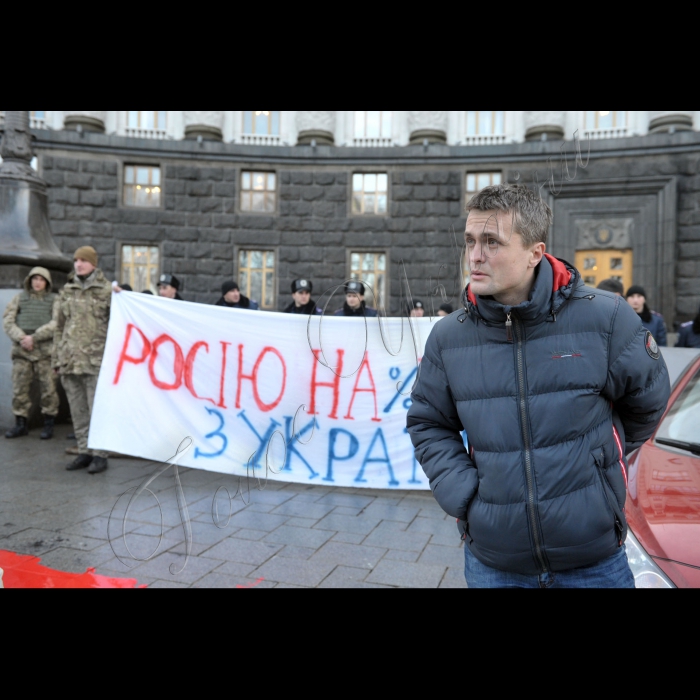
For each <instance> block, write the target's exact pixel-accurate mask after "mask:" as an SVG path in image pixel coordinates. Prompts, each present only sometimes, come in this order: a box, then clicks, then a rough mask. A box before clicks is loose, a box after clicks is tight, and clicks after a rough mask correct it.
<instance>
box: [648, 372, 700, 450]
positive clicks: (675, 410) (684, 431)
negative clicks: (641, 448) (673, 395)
mask: <svg viewBox="0 0 700 700" xmlns="http://www.w3.org/2000/svg"><path fill="white" fill-rule="evenodd" d="M656 438H657V439H658V438H670V439H672V440H682V441H683V442H695V443H697V442H698V441H700V368H699V369H698V370H696V372H695V374H694V375H693V377H692V378H691V380H690V381H689V382H688V384H686V386H685V388H684V389H683V391H682V392H681V395H680V396H679V397H678V398H677V399H676V400H675V401H674V402H673V406H671V410H670V411H669V412H668V413H667V414H666V416H665V418H664V419H663V421H662V422H661V425H660V426H659V429H658V431H657V433H656Z"/></svg>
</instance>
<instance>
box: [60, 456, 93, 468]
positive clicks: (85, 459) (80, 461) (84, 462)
mask: <svg viewBox="0 0 700 700" xmlns="http://www.w3.org/2000/svg"><path fill="white" fill-rule="evenodd" d="M90 462H92V455H85V454H82V455H78V456H77V457H76V458H75V459H74V460H73V461H72V462H71V463H70V464H69V465H68V466H67V467H66V469H67V470H68V471H69V472H72V471H73V470H75V469H85V467H88V466H90Z"/></svg>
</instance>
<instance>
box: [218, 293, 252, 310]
mask: <svg viewBox="0 0 700 700" xmlns="http://www.w3.org/2000/svg"><path fill="white" fill-rule="evenodd" d="M214 306H226V307H228V308H229V309H250V310H251V311H255V310H256V309H257V308H258V302H257V301H253V300H252V299H248V297H247V296H244V295H243V294H241V298H240V299H239V300H238V301H237V302H236V303H235V304H229V303H228V302H227V301H226V299H224V298H223V297H221V298H220V299H219V301H217V302H216V304H214Z"/></svg>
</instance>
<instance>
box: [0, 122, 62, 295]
mask: <svg viewBox="0 0 700 700" xmlns="http://www.w3.org/2000/svg"><path fill="white" fill-rule="evenodd" d="M31 139H32V136H31V133H30V131H29V112H9V111H8V112H5V133H4V134H3V138H2V144H1V145H0V156H2V159H3V162H2V163H1V164H0V288H5V289H7V288H13V289H19V288H21V286H22V282H23V280H24V278H25V276H26V275H27V273H28V272H29V270H30V269H31V268H32V267H34V266H35V265H41V266H42V267H46V268H47V269H48V270H50V271H51V273H52V275H53V274H54V273H57V274H56V280H55V282H54V288H55V289H60V286H61V285H62V283H63V282H65V280H66V274H67V273H68V272H69V271H70V270H71V269H72V267H73V265H72V262H71V260H70V258H68V257H66V256H64V255H63V253H61V251H60V250H59V248H58V246H57V245H56V243H55V241H54V240H53V237H52V235H51V227H50V224H49V216H48V200H47V196H46V184H45V183H44V181H43V180H42V179H41V178H40V177H39V176H38V175H37V173H36V172H35V171H34V170H33V169H32V167H31V165H30V162H31V160H32V155H33V153H32V142H31Z"/></svg>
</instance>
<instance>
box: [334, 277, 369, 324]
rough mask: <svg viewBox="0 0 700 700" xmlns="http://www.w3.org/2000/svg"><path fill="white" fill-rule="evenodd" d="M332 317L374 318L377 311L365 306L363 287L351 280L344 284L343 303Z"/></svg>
mask: <svg viewBox="0 0 700 700" xmlns="http://www.w3.org/2000/svg"><path fill="white" fill-rule="evenodd" d="M333 315H334V316H355V317H362V316H376V315H377V310H376V309H373V308H371V307H369V306H367V305H366V304H365V285H364V284H362V282H358V281H356V280H352V281H350V282H347V283H346V284H345V303H344V304H343V307H342V308H341V309H338V310H337V311H336V312H335V313H334V314H333Z"/></svg>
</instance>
